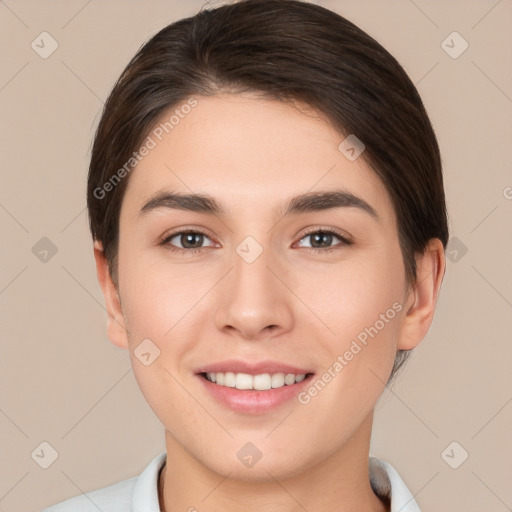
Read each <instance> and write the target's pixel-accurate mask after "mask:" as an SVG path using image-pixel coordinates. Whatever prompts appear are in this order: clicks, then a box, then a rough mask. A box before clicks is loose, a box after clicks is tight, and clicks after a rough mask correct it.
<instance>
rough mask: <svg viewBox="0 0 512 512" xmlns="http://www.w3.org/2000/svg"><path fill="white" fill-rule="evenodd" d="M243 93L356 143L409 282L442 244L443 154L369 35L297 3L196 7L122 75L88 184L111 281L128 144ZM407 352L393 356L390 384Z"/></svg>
mask: <svg viewBox="0 0 512 512" xmlns="http://www.w3.org/2000/svg"><path fill="white" fill-rule="evenodd" d="M245 91H250V92H259V93H262V94H264V95H265V96H267V97H269V98H273V99H276V100H280V101H288V102H294V101H300V102H303V103H305V104H307V105H309V106H311V107H313V108H316V109H318V110H319V111H320V112H322V113H323V114H325V115H326V117H327V118H328V119H329V120H330V121H331V122H332V123H333V125H334V126H335V127H336V128H337V129H338V130H339V131H340V133H341V134H344V135H348V134H355V135H356V136H357V138H358V139H360V140H361V141H362V142H363V143H364V145H365V151H364V153H363V154H362V158H364V159H365V161H366V162H368V164H369V165H370V166H371V167H372V168H373V170H374V171H375V172H376V174H377V175H378V176H379V178H380V179H381V180H382V182H383V184H384V185H385V187H386V189H387V191H388V193H389V195H390V197H391V200H392V202H393V205H394V208H395V212H396V215H397V222H398V226H397V229H398V233H399V240H400V246H401V250H402V255H403V259H404V265H405V269H406V278H407V281H408V283H409V284H412V283H414V282H415V279H416V264H415V258H414V257H415V254H416V253H422V252H423V250H424V249H425V247H426V245H427V243H428V241H429V240H430V239H431V238H439V239H440V240H441V241H442V243H443V245H444V247H445V248H446V244H447V241H448V223H447V214H446V205H445V196H444V189H443V178H442V166H441V157H440V153H439V147H438V144H437V140H436V137H435V134H434V131H433V129H432V126H431V123H430V121H429V118H428V116H427V113H426V111H425V108H424V106H423V103H422V101H421V99H420V97H419V95H418V92H417V90H416V88H415V87H414V84H413V83H412V82H411V80H410V79H409V77H408V76H407V74H406V73H405V71H404V70H403V68H402V67H401V66H400V64H399V63H398V62H397V61H396V59H395V58H394V57H393V56H392V55H390V54H389V53H388V52H387V51H386V50H385V49H384V48H383V47H382V46H381V45H380V44H379V43H378V42H377V41H375V40H374V39H373V38H371V37H370V36H369V35H368V34H366V33H365V32H363V31H362V30H361V29H359V28H358V27H357V26H355V25H354V24H353V23H351V22H350V21H348V20H346V19H345V18H343V17H342V16H339V15H338V14H336V13H334V12H332V11H330V10H328V9H326V8H323V7H320V6H318V5H314V4H311V3H305V2H301V1H298V0H241V1H239V2H236V3H233V4H228V5H223V6H221V7H218V8H216V9H211V10H202V11H201V12H199V13H198V14H197V15H195V16H193V17H190V18H186V19H182V20H179V21H177V22H175V23H172V24H170V25H169V26H167V27H165V28H163V29H162V30H161V31H160V32H158V33H157V34H156V35H155V36H154V37H152V38H151V39H150V40H149V41H148V42H147V43H146V44H144V45H143V46H142V47H141V48H140V50H139V51H138V52H137V54H136V55H135V56H134V57H133V58H132V60H131V61H130V62H129V64H128V65H127V67H126V68H125V70H124V71H123V73H122V74H121V76H120V78H119V79H118V81H117V82H116V84H115V86H114V88H113V90H112V92H111V94H110V96H109V98H108V100H107V102H106V104H105V107H104V109H103V114H102V117H101V120H100V123H99V126H98V128H97V132H96V136H95V139H94V144H93V148H92V155H91V162H90V167H89V176H88V188H87V206H88V210H89V220H90V228H91V233H92V236H93V238H94V239H95V240H99V241H100V242H101V243H102V244H103V248H104V251H105V257H106V259H107V261H108V264H109V270H110V273H111V276H112V278H113V281H114V283H116V285H117V250H118V237H119V213H120V209H121V203H122V200H123V196H124V191H125V190H126V185H127V182H128V179H129V176H128V173H129V171H130V166H131V167H133V166H134V165H135V164H136V162H135V160H134V159H133V153H134V151H136V150H137V149H138V148H139V147H140V145H141V144H142V142H143V141H144V139H145V137H146V136H147V134H148V133H149V131H150V130H151V129H152V128H153V126H154V124H155V123H156V122H157V120H158V119H159V118H160V117H161V116H162V114H163V113H164V112H165V111H167V110H168V109H169V108H171V107H173V106H177V105H178V104H179V103H181V102H186V101H187V99H188V98H190V96H193V95H206V96H209V95H215V94H217V93H219V92H231V93H238V92H245ZM340 141H341V139H340ZM127 162H131V164H130V165H129V166H128V167H127ZM121 169H124V171H125V172H122V171H121ZM109 183H110V185H107V184H109ZM408 353H409V352H408V351H399V352H398V353H397V357H396V359H395V365H394V367H393V372H392V374H391V377H390V380H391V378H392V377H393V375H394V374H395V373H396V371H397V370H398V368H399V367H400V366H401V365H402V363H403V362H404V361H405V359H406V356H407V355H408Z"/></svg>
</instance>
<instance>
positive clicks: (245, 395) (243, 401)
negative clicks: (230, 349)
mask: <svg viewBox="0 0 512 512" xmlns="http://www.w3.org/2000/svg"><path fill="white" fill-rule="evenodd" d="M197 377H198V378H199V380H200V381H201V382H202V383H203V386H204V387H205V388H206V390H207V391H208V392H209V393H211V395H212V396H213V397H214V398H215V399H216V400H217V401H219V402H220V403H221V404H223V405H225V406H227V407H229V408H230V409H231V410H233V411H235V412H240V413H246V414H262V413H265V412H269V411H271V410H273V409H276V408H277V407H279V406H280V405H282V404H284V403H285V402H287V401H289V400H291V399H292V398H294V397H295V396H297V395H298V394H299V393H300V392H301V391H302V390H303V389H304V387H305V386H309V383H310V380H311V378H312V377H313V374H309V375H308V376H307V377H306V378H305V379H304V380H302V381H301V382H296V383H295V384H292V385H291V386H287V385H285V386H282V387H280V388H272V389H266V390H264V391H256V390H252V389H237V388H230V387H227V386H219V385H218V384H215V383H213V382H210V381H209V380H207V379H205V378H204V377H203V376H201V375H197Z"/></svg>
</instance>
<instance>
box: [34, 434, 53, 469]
mask: <svg viewBox="0 0 512 512" xmlns="http://www.w3.org/2000/svg"><path fill="white" fill-rule="evenodd" d="M30 456H31V457H32V459H33V460H34V462H35V463H36V464H37V465H38V466H40V467H42V468H43V469H48V468H49V467H50V466H51V465H52V464H53V463H54V462H55V461H56V460H57V459H58V458H59V454H58V452H57V450H56V449H55V448H54V447H53V446H52V445H51V444H50V443H48V442H47V441H43V442H42V443H40V444H39V445H38V446H37V448H35V450H34V451H33V452H32V453H31V454H30Z"/></svg>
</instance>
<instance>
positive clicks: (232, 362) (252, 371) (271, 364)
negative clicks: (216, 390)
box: [196, 359, 313, 375]
mask: <svg viewBox="0 0 512 512" xmlns="http://www.w3.org/2000/svg"><path fill="white" fill-rule="evenodd" d="M217 372H221V373H226V372H233V373H247V374H249V375H260V374H263V373H270V374H273V373H285V374H288V373H293V374H294V375H306V374H308V373H313V372H312V371H311V370H306V369H304V368H299V367H298V366H293V365H290V364H285V363H281V362H279V361H270V360H267V361H259V362H257V363H256V362H252V363H249V362H246V361H241V360H239V359H228V360H226V361H219V362H217V363H211V364H208V365H205V366H202V367H201V368H198V370H197V372H196V373H217Z"/></svg>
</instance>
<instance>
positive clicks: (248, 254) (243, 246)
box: [236, 236, 263, 263]
mask: <svg viewBox="0 0 512 512" xmlns="http://www.w3.org/2000/svg"><path fill="white" fill-rule="evenodd" d="M262 252H263V247H261V245H260V244H259V243H258V242H257V241H256V239H255V238H254V237H252V236H248V237H246V238H244V239H243V240H242V242H240V243H239V244H238V246H237V248H236V253H237V254H238V255H239V256H240V257H241V258H242V259H243V260H244V261H245V262H246V263H253V262H254V261H256V259H257V258H258V257H259V256H260V254H261V253H262Z"/></svg>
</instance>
